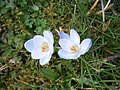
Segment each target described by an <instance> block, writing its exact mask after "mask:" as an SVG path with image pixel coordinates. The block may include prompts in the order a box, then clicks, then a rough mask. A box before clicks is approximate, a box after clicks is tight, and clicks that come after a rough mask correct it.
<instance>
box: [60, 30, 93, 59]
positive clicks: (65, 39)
mask: <svg viewBox="0 0 120 90" xmlns="http://www.w3.org/2000/svg"><path fill="white" fill-rule="evenodd" d="M58 35H59V36H60V40H59V45H60V46H61V48H62V49H60V50H59V51H58V55H59V57H60V58H63V59H77V58H79V57H80V55H83V54H85V53H86V52H87V51H88V50H89V49H90V47H91V46H92V41H91V39H89V38H87V39H84V40H83V41H82V42H81V43H80V37H79V35H78V33H77V32H76V31H75V30H74V29H71V30H70V35H68V34H66V33H64V32H58Z"/></svg>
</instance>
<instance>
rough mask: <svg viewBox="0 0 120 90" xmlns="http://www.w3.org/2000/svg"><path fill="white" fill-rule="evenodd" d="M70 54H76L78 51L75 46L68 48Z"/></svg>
mask: <svg viewBox="0 0 120 90" xmlns="http://www.w3.org/2000/svg"><path fill="white" fill-rule="evenodd" d="M70 50H71V52H77V51H78V48H76V47H75V46H73V45H72V46H71V48H70Z"/></svg>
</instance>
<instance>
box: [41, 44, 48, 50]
mask: <svg viewBox="0 0 120 90" xmlns="http://www.w3.org/2000/svg"><path fill="white" fill-rule="evenodd" d="M48 48H49V46H48V44H43V46H42V52H45V51H47V50H48Z"/></svg>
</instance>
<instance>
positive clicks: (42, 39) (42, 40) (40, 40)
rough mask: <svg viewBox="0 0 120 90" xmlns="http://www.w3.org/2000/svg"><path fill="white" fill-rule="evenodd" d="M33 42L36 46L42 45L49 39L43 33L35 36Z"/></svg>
mask: <svg viewBox="0 0 120 90" xmlns="http://www.w3.org/2000/svg"><path fill="white" fill-rule="evenodd" d="M33 42H34V46H35V47H40V46H42V45H43V43H49V42H48V40H47V39H46V38H45V37H43V36H41V35H36V36H34V38H33Z"/></svg>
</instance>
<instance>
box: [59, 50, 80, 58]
mask: <svg viewBox="0 0 120 90" xmlns="http://www.w3.org/2000/svg"><path fill="white" fill-rule="evenodd" d="M58 55H59V57H60V58H63V59H77V58H78V57H79V56H80V54H79V53H78V52H77V53H70V52H68V51H65V50H63V49H60V50H59V51H58Z"/></svg>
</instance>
